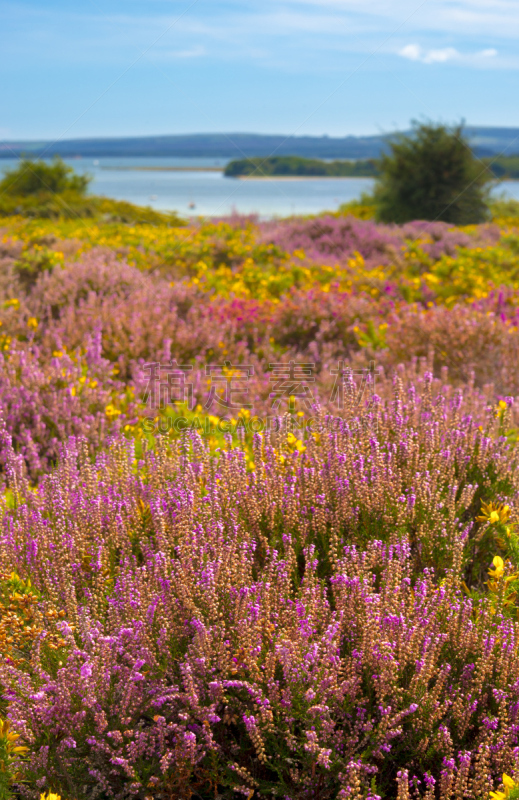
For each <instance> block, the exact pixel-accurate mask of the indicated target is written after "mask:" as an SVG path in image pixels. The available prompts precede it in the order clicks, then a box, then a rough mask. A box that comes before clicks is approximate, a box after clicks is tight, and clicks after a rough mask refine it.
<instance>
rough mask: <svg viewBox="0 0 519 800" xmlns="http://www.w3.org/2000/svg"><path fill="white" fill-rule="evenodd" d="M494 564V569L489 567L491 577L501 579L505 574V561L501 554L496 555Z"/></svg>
mask: <svg viewBox="0 0 519 800" xmlns="http://www.w3.org/2000/svg"><path fill="white" fill-rule="evenodd" d="M492 564H493V565H494V569H489V570H488V574H489V575H490V577H491V578H494V579H495V580H499V578H502V577H503V575H504V572H505V562H504V561H503V559H502V558H501V557H500V556H494V558H493V560H492Z"/></svg>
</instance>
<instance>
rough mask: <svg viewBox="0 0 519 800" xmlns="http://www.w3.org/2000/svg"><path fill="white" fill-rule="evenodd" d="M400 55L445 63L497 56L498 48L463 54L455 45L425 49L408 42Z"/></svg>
mask: <svg viewBox="0 0 519 800" xmlns="http://www.w3.org/2000/svg"><path fill="white" fill-rule="evenodd" d="M398 55H399V56H402V58H407V59H409V60H410V61H421V62H422V64H444V63H445V62H446V61H463V62H470V61H471V62H475V61H478V60H479V59H484V58H493V57H494V56H497V50H494V48H488V49H486V50H480V51H478V52H477V53H470V54H463V53H460V52H459V50H456V48H455V47H442V48H439V49H430V50H425V49H423V48H422V47H420V45H419V44H407V45H406V46H405V47H402V49H401V50H399V51H398Z"/></svg>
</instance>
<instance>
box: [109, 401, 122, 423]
mask: <svg viewBox="0 0 519 800" xmlns="http://www.w3.org/2000/svg"><path fill="white" fill-rule="evenodd" d="M105 414H106V416H107V417H108V418H109V419H110V418H112V417H118V416H119V414H121V411H119V409H118V408H115V406H113V405H112V404H111V403H109V404H108V405H107V406H106V408H105Z"/></svg>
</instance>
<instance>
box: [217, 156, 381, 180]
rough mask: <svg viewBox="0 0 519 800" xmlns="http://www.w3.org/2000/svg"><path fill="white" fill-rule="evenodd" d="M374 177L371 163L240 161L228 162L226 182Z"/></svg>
mask: <svg viewBox="0 0 519 800" xmlns="http://www.w3.org/2000/svg"><path fill="white" fill-rule="evenodd" d="M376 174H377V167H376V162H375V160H374V159H366V160H364V161H321V160H319V159H316V158H301V157H300V156H271V157H270V158H243V159H240V160H237V161H231V162H230V163H229V164H228V165H227V167H226V169H225V175H226V176H227V177H228V178H240V177H250V178H269V177H272V176H278V177H284V176H285V177H290V176H298V175H301V176H308V177H311V176H314V177H325V178H361V177H368V178H372V177H374V176H375V175H376Z"/></svg>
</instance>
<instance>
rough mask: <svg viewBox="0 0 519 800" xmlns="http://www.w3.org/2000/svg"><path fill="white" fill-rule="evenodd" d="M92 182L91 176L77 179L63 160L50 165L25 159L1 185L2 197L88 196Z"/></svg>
mask: <svg viewBox="0 0 519 800" xmlns="http://www.w3.org/2000/svg"><path fill="white" fill-rule="evenodd" d="M91 180H92V178H91V177H90V176H89V175H76V173H75V172H74V170H73V169H72V167H69V166H67V164H65V162H64V161H63V160H62V159H61V158H59V156H56V157H55V158H53V160H52V161H51V162H50V163H47V162H45V161H32V160H31V159H30V158H23V159H22V160H21V161H20V163H19V164H18V166H16V167H14V168H13V169H11V170H8V171H7V172H6V173H5V175H4V177H3V179H2V180H1V181H0V193H1V194H3V195H7V196H8V197H28V196H29V195H37V194H41V193H47V192H52V193H53V194H63V193H64V192H75V193H77V194H80V195H84V194H85V192H86V189H87V186H88V184H89V183H90V181H91Z"/></svg>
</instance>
